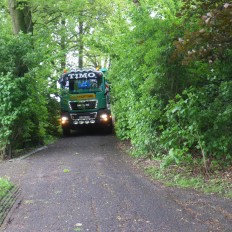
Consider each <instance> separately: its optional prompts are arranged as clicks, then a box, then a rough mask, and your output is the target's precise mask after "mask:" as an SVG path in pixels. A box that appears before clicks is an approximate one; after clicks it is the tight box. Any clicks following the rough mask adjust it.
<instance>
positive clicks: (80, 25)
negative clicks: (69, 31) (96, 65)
mask: <svg viewBox="0 0 232 232" xmlns="http://www.w3.org/2000/svg"><path fill="white" fill-rule="evenodd" d="M83 32H84V30H83V22H82V21H79V61H78V65H79V68H83V63H84V62H83V53H84V42H83Z"/></svg>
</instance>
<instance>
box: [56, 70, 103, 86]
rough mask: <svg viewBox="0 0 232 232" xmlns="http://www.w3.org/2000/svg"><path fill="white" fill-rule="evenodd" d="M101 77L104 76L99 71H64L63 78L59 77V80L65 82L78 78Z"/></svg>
mask: <svg viewBox="0 0 232 232" xmlns="http://www.w3.org/2000/svg"><path fill="white" fill-rule="evenodd" d="M99 77H102V72H97V71H72V72H68V73H64V74H63V75H62V76H61V78H60V79H59V82H60V83H61V82H64V81H68V80H78V79H85V78H86V79H94V78H95V79H97V78H99Z"/></svg>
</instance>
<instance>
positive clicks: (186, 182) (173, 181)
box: [145, 166, 232, 198]
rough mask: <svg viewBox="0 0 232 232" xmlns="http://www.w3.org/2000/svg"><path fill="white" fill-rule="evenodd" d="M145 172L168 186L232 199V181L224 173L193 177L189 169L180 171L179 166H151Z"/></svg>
mask: <svg viewBox="0 0 232 232" xmlns="http://www.w3.org/2000/svg"><path fill="white" fill-rule="evenodd" d="M145 170H146V173H148V174H149V175H150V176H151V177H152V178H154V179H156V180H160V181H161V182H162V183H164V184H165V185H166V186H172V187H174V186H175V187H181V188H192V189H196V190H199V191H201V192H204V193H216V194H218V195H220V196H223V197H228V198H232V183H231V179H230V178H228V179H227V178H224V177H223V175H222V173H217V174H212V175H211V176H208V177H207V178H206V177H205V176H203V175H201V174H197V175H196V174H195V175H193V173H191V172H190V171H189V169H188V168H187V167H186V169H185V168H183V167H181V169H179V167H178V166H173V167H168V168H166V169H165V168H162V169H161V168H160V167H158V166H155V167H154V166H150V167H146V169H145Z"/></svg>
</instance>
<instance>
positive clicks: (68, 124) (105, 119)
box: [61, 110, 112, 130]
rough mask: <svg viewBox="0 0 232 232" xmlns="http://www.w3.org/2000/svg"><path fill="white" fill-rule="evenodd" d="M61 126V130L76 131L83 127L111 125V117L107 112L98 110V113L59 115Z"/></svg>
mask: <svg viewBox="0 0 232 232" xmlns="http://www.w3.org/2000/svg"><path fill="white" fill-rule="evenodd" d="M61 124H62V127H63V128H69V129H73V130H75V129H77V128H78V127H85V126H91V125H92V126H93V125H99V126H101V125H102V126H107V125H112V116H111V112H110V111H109V110H99V111H98V112H85V113H68V112H64V113H62V115H61Z"/></svg>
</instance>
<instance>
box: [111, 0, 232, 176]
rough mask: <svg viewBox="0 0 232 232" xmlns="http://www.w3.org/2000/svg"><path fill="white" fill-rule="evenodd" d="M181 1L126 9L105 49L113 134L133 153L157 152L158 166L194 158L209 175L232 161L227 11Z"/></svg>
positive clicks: (225, 6) (224, 7)
mask: <svg viewBox="0 0 232 232" xmlns="http://www.w3.org/2000/svg"><path fill="white" fill-rule="evenodd" d="M183 2H184V4H182V2H181V1H157V3H156V4H154V3H153V4H147V3H148V2H147V1H140V4H139V5H138V4H134V5H133V4H131V5H130V4H129V5H128V10H125V9H124V11H123V14H124V19H125V21H124V23H122V21H120V25H117V33H118V34H117V37H116V38H114V40H113V42H112V44H114V46H112V47H111V54H112V55H111V56H112V58H113V62H112V66H111V70H110V79H111V82H112V86H113V109H114V114H115V117H116V132H117V135H118V136H119V137H120V138H121V139H130V140H131V142H132V145H133V147H134V152H133V154H134V155H137V156H139V155H143V156H160V155H161V156H162V157H163V163H162V166H163V167H167V166H168V165H176V164H177V165H189V164H190V165H191V164H192V165H193V163H194V159H198V158H199V157H200V158H201V159H202V165H204V168H205V172H206V173H208V171H210V170H211V169H213V166H214V162H215V161H217V163H218V165H219V166H221V167H224V166H225V165H231V162H232V159H231V158H232V153H231V151H232V147H231V144H232V140H231V139H232V136H231V129H232V128H231V125H232V124H231V118H232V115H231V102H232V98H231V96H232V95H231V80H232V79H231V71H232V70H231V58H232V53H231V43H227V41H229V40H230V37H231V33H230V30H231V27H230V20H231V14H230V12H231V9H232V6H231V4H223V3H222V1H218V2H217V4H216V3H212V4H208V3H206V4H204V3H202V2H201V3H200V2H199V3H197V2H196V1H183ZM215 4H216V5H215ZM218 6H221V7H218ZM209 11H210V12H211V13H209ZM180 13H181V15H182V16H181V18H180V17H179V15H180ZM190 14H191V16H192V17H191V18H189V17H188V15H190ZM199 15H202V16H203V18H202V19H203V20H201V19H200V17H199ZM204 16H206V17H204ZM121 19H122V18H121V17H120V18H119V19H118V20H121ZM186 19H188V20H186ZM222 24H223V26H222ZM202 29H204V31H205V32H204V33H202V32H203V31H200V30H202ZM114 30H115V31H116V29H114ZM177 38H178V41H177ZM181 38H183V39H181ZM212 38H214V39H212ZM128 41H129V42H128ZM222 44H223V45H222ZM202 49H203V50H204V51H203V50H202ZM204 52H205V53H204ZM219 163H220V164H219Z"/></svg>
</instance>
